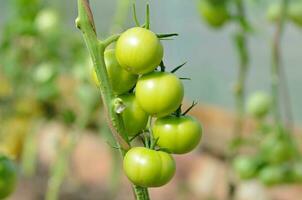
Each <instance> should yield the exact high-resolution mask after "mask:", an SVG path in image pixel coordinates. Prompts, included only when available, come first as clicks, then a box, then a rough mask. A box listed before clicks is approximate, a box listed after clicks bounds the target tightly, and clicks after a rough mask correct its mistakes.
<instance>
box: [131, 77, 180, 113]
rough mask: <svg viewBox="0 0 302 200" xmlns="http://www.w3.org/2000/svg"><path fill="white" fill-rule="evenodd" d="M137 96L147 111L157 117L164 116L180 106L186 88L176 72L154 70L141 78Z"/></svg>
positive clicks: (137, 86)
mask: <svg viewBox="0 0 302 200" xmlns="http://www.w3.org/2000/svg"><path fill="white" fill-rule="evenodd" d="M135 96H136V98H137V101H138V103H139V104H140V106H141V107H142V108H143V110H145V111H146V112H147V113H149V114H150V115H152V116H155V117H164V116H167V115H169V114H171V113H172V112H174V111H175V110H177V108H178V107H179V106H180V104H181V102H182V99H183V96H184V88H183V84H182V82H181V81H180V80H179V78H178V77H177V76H175V75H174V74H171V73H167V72H152V73H149V74H146V75H143V76H141V77H140V78H139V80H138V82H137V84H136V91H135Z"/></svg>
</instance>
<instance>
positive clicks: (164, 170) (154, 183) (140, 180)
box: [123, 147, 175, 187]
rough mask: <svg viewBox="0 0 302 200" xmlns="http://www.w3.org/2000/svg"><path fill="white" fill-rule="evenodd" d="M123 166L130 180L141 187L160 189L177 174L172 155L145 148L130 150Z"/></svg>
mask: <svg viewBox="0 0 302 200" xmlns="http://www.w3.org/2000/svg"><path fill="white" fill-rule="evenodd" d="M123 165H124V171H125V173H126V175H127V177H128V178H129V180H130V181H131V182H132V183H134V184H135V185H137V186H141V187H160V186H162V185H165V184H166V183H168V182H169V181H170V180H171V179H172V177H173V175H174V174H175V161H174V159H173V157H172V156H171V155H170V154H168V153H166V152H163V151H155V150H151V149H147V148H145V147H134V148H132V149H130V150H129V151H128V152H127V153H126V155H125V157H124V162H123Z"/></svg>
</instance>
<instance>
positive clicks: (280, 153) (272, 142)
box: [261, 134, 293, 164]
mask: <svg viewBox="0 0 302 200" xmlns="http://www.w3.org/2000/svg"><path fill="white" fill-rule="evenodd" d="M261 153H262V156H263V157H264V159H265V160H267V161H268V162H269V163H275V164H278V163H282V162H284V161H286V160H289V159H290V158H291V157H292V156H293V147H292V145H291V144H290V143H289V141H287V140H286V139H282V138H278V137H276V136H275V135H274V134H272V135H269V136H268V137H266V138H265V139H264V140H263V142H262V143H261Z"/></svg>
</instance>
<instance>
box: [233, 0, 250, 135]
mask: <svg viewBox="0 0 302 200" xmlns="http://www.w3.org/2000/svg"><path fill="white" fill-rule="evenodd" d="M236 7H237V12H238V16H239V18H238V20H239V21H238V25H239V28H238V32H237V35H236V37H235V44H236V47H237V51H238V55H239V72H238V77H237V82H236V84H235V89H234V95H235V101H236V112H237V119H236V124H235V134H236V135H237V137H239V138H240V137H241V132H242V128H243V118H244V115H245V113H244V112H245V110H244V102H245V90H246V79H247V72H248V64H249V56H248V49H247V30H246V24H247V20H246V14H245V9H244V5H243V1H242V0H236Z"/></svg>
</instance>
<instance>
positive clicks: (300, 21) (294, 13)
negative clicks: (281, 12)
mask: <svg viewBox="0 0 302 200" xmlns="http://www.w3.org/2000/svg"><path fill="white" fill-rule="evenodd" d="M288 16H289V18H290V20H291V21H292V22H293V23H295V24H296V25H298V26H302V2H301V1H294V2H292V3H290V5H289V9H288Z"/></svg>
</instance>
